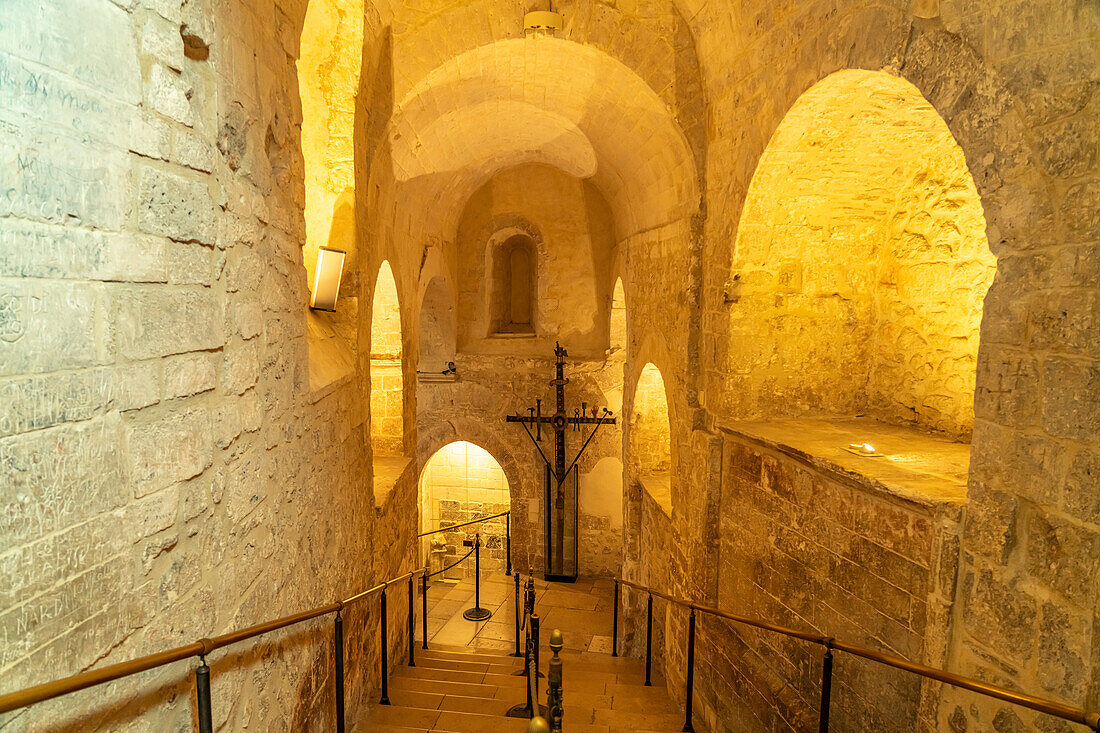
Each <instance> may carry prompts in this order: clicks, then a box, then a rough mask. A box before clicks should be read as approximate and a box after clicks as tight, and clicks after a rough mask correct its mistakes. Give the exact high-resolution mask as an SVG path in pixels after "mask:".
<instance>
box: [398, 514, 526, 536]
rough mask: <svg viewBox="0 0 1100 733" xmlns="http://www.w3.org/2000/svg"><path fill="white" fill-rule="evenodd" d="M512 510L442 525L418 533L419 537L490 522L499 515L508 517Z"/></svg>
mask: <svg viewBox="0 0 1100 733" xmlns="http://www.w3.org/2000/svg"><path fill="white" fill-rule="evenodd" d="M510 513H511V512H501V513H500V514H494V515H492V516H491V517H482V518H481V519H471V520H470V521H469V522H463V523H462V524H452V525H450V526H449V527H440V528H439V529H431V530H428V531H427V532H421V533H420V534H418V535H417V538H418V539H419V538H420V537H427V536H428V535H430V534H439V533H440V532H450V531H451V530H452V529H458V528H459V527H468V526H470V525H471V524H477V523H478V522H488V521H489V520H490V519H497V518H499V517H507V516H508V515H509V514H510Z"/></svg>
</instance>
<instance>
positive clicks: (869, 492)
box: [697, 423, 965, 731]
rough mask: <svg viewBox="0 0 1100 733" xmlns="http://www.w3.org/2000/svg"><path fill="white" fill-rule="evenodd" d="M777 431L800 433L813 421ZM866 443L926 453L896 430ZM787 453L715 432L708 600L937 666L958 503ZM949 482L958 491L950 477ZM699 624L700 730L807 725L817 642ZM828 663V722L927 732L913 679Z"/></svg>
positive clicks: (928, 717)
mask: <svg viewBox="0 0 1100 733" xmlns="http://www.w3.org/2000/svg"><path fill="white" fill-rule="evenodd" d="M789 428H790V429H791V430H792V431H794V430H799V429H800V428H801V432H802V433H803V435H806V434H808V433H812V431H814V430H815V429H816V427H815V426H814V425H811V424H803V425H799V424H798V423H792V424H790V425H789ZM880 438H881V440H882V441H886V442H887V443H889V442H890V441H891V438H892V439H893V441H894V443H895V445H897V446H898V447H899V448H900V449H901V450H903V451H905V452H907V453H908V455H909V456H910V457H911V458H912V457H913V456H917V455H920V454H921V452H922V451H924V450H926V447H925V446H924V445H921V444H919V443H918V444H914V443H915V441H914V439H913V438H910V437H909V436H907V435H906V434H905V433H901V432H899V433H893V434H886V433H883V434H881V436H880ZM880 438H876V441H879V440H880ZM798 447H799V448H801V447H802V446H801V445H798ZM777 448H778V450H777ZM799 453H800V452H794V453H790V454H788V452H787V451H786V450H784V449H783V448H782V447H778V446H772V445H767V444H762V443H760V442H757V440H756V439H754V438H750V437H747V436H746V435H744V434H736V433H735V434H730V435H729V436H728V437H727V439H726V441H725V464H724V466H723V471H722V475H723V490H722V508H721V519H720V528H719V537H720V544H719V553H720V566H719V569H718V588H719V591H718V607H719V608H720V609H721V610H725V611H728V612H731V613H736V614H742V615H746V616H750V617H753V618H759V619H764V620H767V621H770V622H772V623H776V624H779V625H782V626H786V627H788V628H795V629H800V630H806V631H817V632H819V633H822V634H826V635H835V636H836V637H837V638H838V639H842V640H843V641H845V642H849V643H855V644H862V645H865V646H870V647H871V648H874V649H877V650H879V651H882V652H885V653H888V654H892V655H894V656H900V657H902V658H904V659H909V660H912V661H917V662H922V663H925V664H929V665H931V666H938V667H942V666H943V665H944V663H945V661H946V659H945V657H946V652H947V646H946V642H947V633H946V632H947V626H948V623H949V618H950V615H951V611H952V604H953V602H954V594H955V572H956V569H957V565H958V562H957V554H956V553H957V551H958V542H959V531H960V524H959V520H960V518H961V510H960V507H959V505H958V503H955V502H957V501H958V499H957V498H954V499H953V501H952V502H944V501H943V500H933V499H930V498H928V497H922V496H919V495H918V496H916V497H906V496H899V495H898V494H897V493H894V492H892V491H890V490H889V489H886V488H885V487H884V486H883V485H882V484H879V483H877V482H876V481H874V480H873V479H870V478H869V476H868V477H865V478H862V479H861V480H855V481H853V480H852V479H853V474H851V473H848V472H845V471H843V470H840V471H838V470H836V467H835V466H833V467H831V466H829V464H827V463H825V462H823V461H820V460H817V461H814V462H813V463H808V462H807V461H806V460H805V458H803V457H802V455H804V454H802V455H800V454H799ZM868 460H869V459H868ZM964 470H965V467H964ZM932 481H940V482H942V479H936V478H933V479H932ZM955 483H956V486H957V487H958V492H959V493H960V494H961V491H962V482H961V481H958V480H956V482H955ZM700 620H701V622H702V631H701V634H700V641H701V643H700V644H699V645H698V646H697V648H700V649H702V650H703V653H702V655H701V656H700V661H699V663H700V666H701V669H703V670H705V672H704V674H703V675H702V679H703V680H704V682H703V688H702V690H701V697H702V699H703V701H704V713H703V714H704V716H705V717H707V718H708V719H709V720H710V721H711V723H712V726H713V727H714V729H716V730H729V731H734V730H737V731H752V730H787V729H790V730H804V729H808V728H813V727H815V725H816V721H817V716H818V704H819V701H820V679H821V657H822V652H823V650H822V649H821V647H819V646H817V645H814V644H809V643H806V642H803V641H800V640H797V639H791V638H787V637H782V636H779V635H776V634H774V633H770V632H766V631H758V630H754V629H750V628H746V627H739V626H738V625H736V624H732V623H728V622H725V621H721V620H716V619H713V618H710V617H707V618H706V619H705V620H703V619H700ZM835 665H836V666H835V670H834V676H833V697H832V701H833V706H832V714H831V715H830V724H831V727H830V729H834V728H835V729H836V730H842V731H844V730H850V731H866V730H875V731H912V730H935V729H936V722H935V707H934V705H933V706H931V707H930V708H923V709H922V708H921V701H922V683H921V679H920V678H919V677H917V676H915V675H911V674H909V673H906V672H901V671H899V670H894V669H890V668H888V667H882V666H880V665H875V664H873V663H870V662H866V661H864V660H860V659H858V658H855V657H851V656H848V655H844V654H841V653H838V654H837V660H836V663H835ZM925 686H926V687H928V688H929V689H928V690H927V693H928V694H930V695H932V694H933V692H934V690H932V689H931V686H929V685H925ZM932 699H933V700H934V699H935V698H934V695H933V696H932Z"/></svg>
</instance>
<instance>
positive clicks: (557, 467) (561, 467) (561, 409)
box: [507, 343, 615, 486]
mask: <svg viewBox="0 0 1100 733" xmlns="http://www.w3.org/2000/svg"><path fill="white" fill-rule="evenodd" d="M554 355H555V356H556V357H557V362H556V364H555V366H556V368H557V374H556V377H555V378H554V379H552V380H550V384H551V385H552V386H553V387H554V389H555V392H556V396H557V409H556V410H555V411H554V414H553V415H549V416H544V415H543V414H542V400H535V406H534V407H528V408H527V413H528V414H527V415H520V414H518V413H517V414H515V415H508V418H507V420H508V422H516V423H520V424H521V425H523V429H524V430H526V431H527V434H528V435H529V436H531V440H532V441H534V443H535V447H536V448H538V449H539V454H540V455H541V456H542V460H544V461H546V465H548V466H550V467H551V469H550V470H551V471H552V472H553V474H554V478H555V479H556V480H557V482H558V486H561V484H562V482H563V481H565V477H566V476H567V475H568V474H569V472H570V471H572V470H573V466H574V465H576V463H577V460H578V459H579V458H580V457H581V454H582V453H584V450H585V448H587V447H588V444H589V443H590V442H592V438H593V437H594V436H595V435H596V431H597V430H598V429H599V427H600V425H603V424H605V423H610V424H614V423H615V418H614V417H612V416H611V410H608V409H607V408H606V407H605V408H603V412H602V413H601V412H600V409H599V408H598V407H595V406H593V407H592V415H591V416H589V415H588V403H587V402H582V403H581V407H580V409H574V411H573V415H572V416H570V415H568V414H567V413H566V411H565V385H567V384H569V380H568V379H567V378H566V376H565V357H567V356H568V355H569V353H568V352H567V351H566V350H565V349H564V348H563V347H562V345H561V344H560V343H556V344H554ZM531 425H534V426H535V432H534V433H532V432H531V427H530V426H531ZM543 425H550V426H551V427H552V428H553V429H554V463H553V464H551V463H550V459H548V458H547V457H546V453H544V452H543V450H542V446H541V445H539V443H541V442H542V426H543ZM581 425H595V426H596V427H594V428H593V429H592V432H591V434H589V436H588V438H587V439H586V440H585V441H584V445H582V446H581V449H580V450H579V451H577V455H576V456H575V457H574V458H573V461H572V462H571V463H570V464H569V467H568V468H566V466H565V431H566V429H567V428H569V427H570V426H572V427H573V429H574V430H580V426H581Z"/></svg>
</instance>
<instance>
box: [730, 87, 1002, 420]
mask: <svg viewBox="0 0 1100 733" xmlns="http://www.w3.org/2000/svg"><path fill="white" fill-rule="evenodd" d="M995 269H996V261H995V259H994V257H993V255H992V254H991V253H990V251H989V247H988V244H987V241H986V237H985V218H984V215H983V211H982V205H981V201H980V200H979V198H978V193H977V190H976V188H975V186H974V181H973V178H972V177H971V175H970V172H969V169H968V168H967V163H966V159H965V157H964V155H963V152H962V149H961V148H960V147H959V146H958V144H957V143H956V141H955V139H954V138H953V137H952V135H951V132H950V130H949V129H948V128H947V125H946V123H945V122H944V121H943V119H942V118H941V117H940V116H939V114H938V113H937V112H936V111H935V109H933V107H932V106H931V105H930V104H929V103H928V102H927V101H926V100H925V99H924V98H923V97H922V96H921V94H920V92H919V91H918V90H917V89H916V88H915V87H914V86H912V85H911V84H909V83H908V82H907V81H905V80H903V79H899V78H898V77H895V76H892V75H890V74H887V73H883V72H871V71H860V70H847V71H841V72H837V73H835V74H832V75H831V76H829V77H827V78H825V79H824V80H822V81H821V82H819V83H818V84H817V85H815V86H814V87H812V88H811V89H810V90H808V91H807V92H806V93H805V94H803V95H802V96H801V97H800V98H799V99H798V101H797V102H796V103H795V105H794V106H793V107H792V108H791V110H790V111H789V112H788V113H787V115H786V117H785V118H784V119H783V122H782V123H781V124H780V125H779V127H778V128H777V129H776V131H775V134H774V135H773V137H772V139H771V141H770V142H769V144H768V147H767V148H766V150H765V151H764V154H763V155H762V156H761V159H760V162H759V165H758V167H757V170H756V172H755V174H754V175H753V179H752V182H751V184H750V186H749V190H748V194H747V197H746V201H745V207H744V211H743V213H742V218H741V223H740V226H739V228H738V234H737V240H736V244H735V251H734V263H733V272H732V273H731V277H730V280H729V282H728V283H727V292H726V297H727V299H728V300H729V301H730V302H731V309H730V320H731V324H730V325H731V328H730V339H731V348H730V351H729V353H730V364H729V367H730V371H731V373H737V374H743V375H746V379H747V380H748V383H749V384H748V386H749V387H750V391H751V392H753V393H755V394H756V395H757V397H756V399H757V400H758V404H757V405H756V408H757V409H758V410H759V411H761V412H763V413H765V414H768V413H770V414H792V413H794V414H797V413H812V412H822V413H831V414H849V415H850V414H866V415H869V416H871V417H875V418H878V419H880V420H883V421H885V422H889V423H894V424H911V425H918V426H921V427H924V428H928V429H932V430H935V431H939V432H943V433H947V434H949V435H951V436H952V437H956V438H962V439H966V438H967V437H968V436H969V433H970V431H971V429H972V426H973V394H974V382H975V371H976V357H977V352H978V331H979V325H980V322H981V316H982V301H983V298H984V296H985V293H986V291H987V290H988V288H989V285H990V283H991V282H992V279H993V275H994V272H995Z"/></svg>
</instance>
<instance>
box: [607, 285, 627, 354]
mask: <svg viewBox="0 0 1100 733" xmlns="http://www.w3.org/2000/svg"><path fill="white" fill-rule="evenodd" d="M607 332H608V349H607V354H608V356H619V357H621V358H623V359H625V358H626V293H625V292H624V290H623V279H622V278H621V277H620V278H616V279H615V289H614V290H613V291H612V293H611V310H610V317H609V319H608V329H607Z"/></svg>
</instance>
